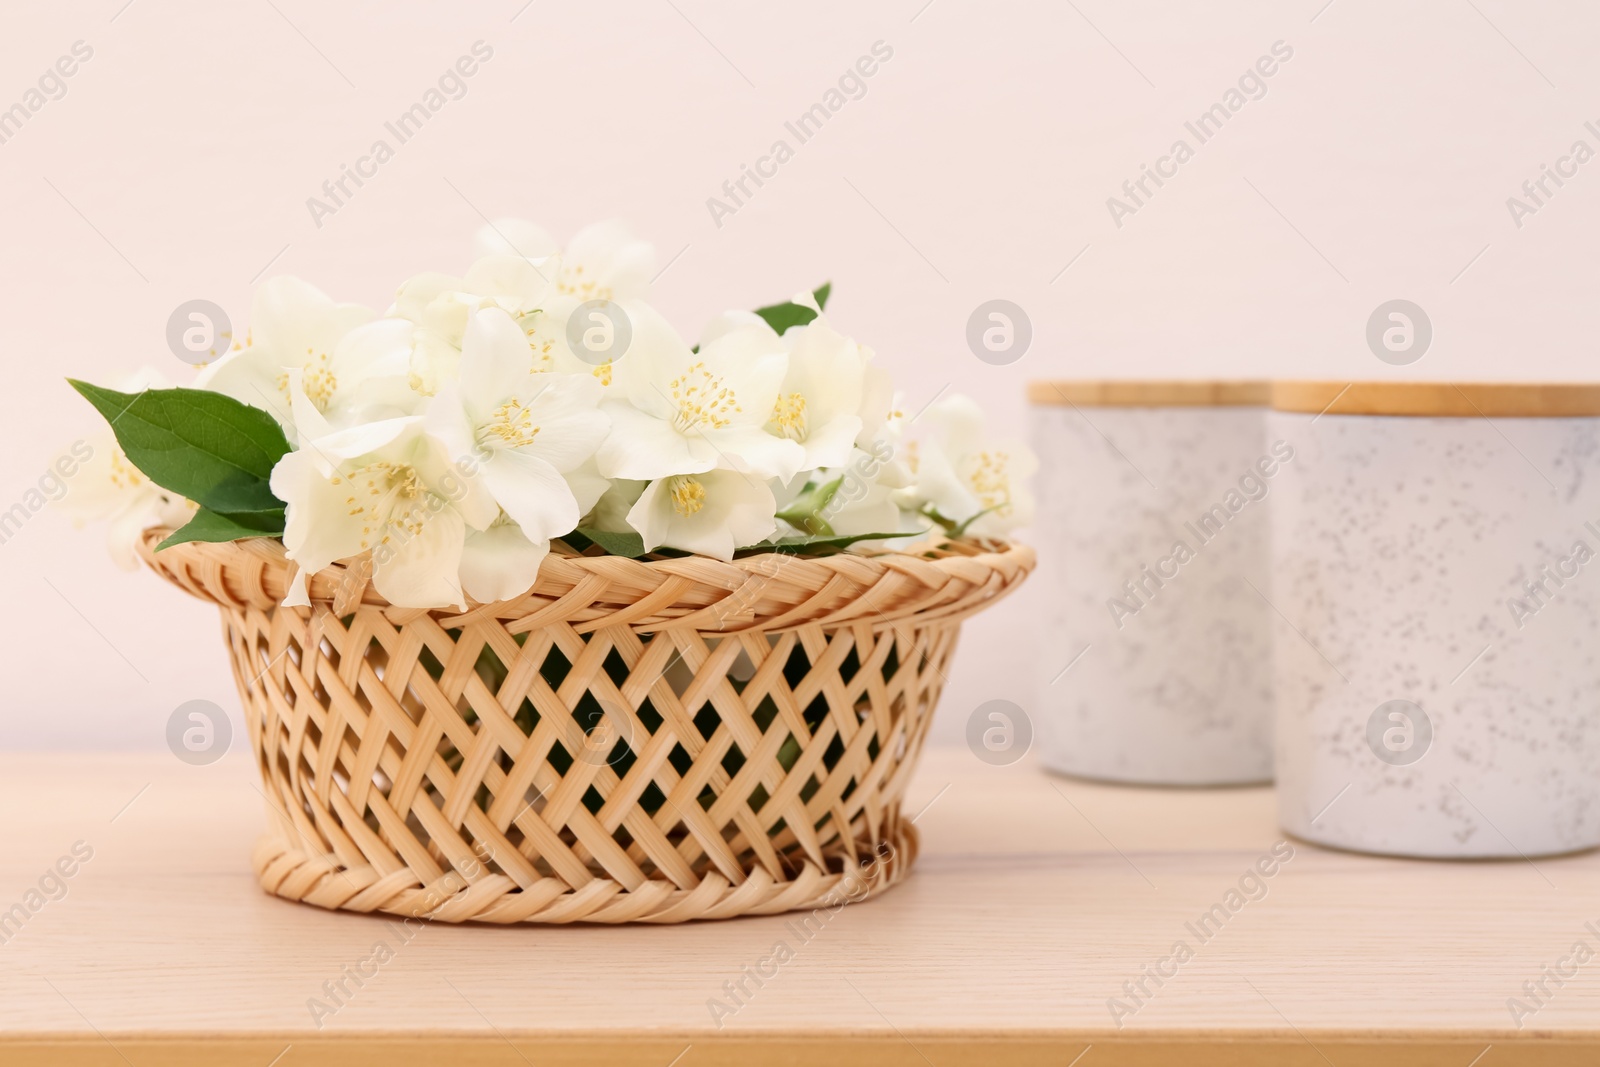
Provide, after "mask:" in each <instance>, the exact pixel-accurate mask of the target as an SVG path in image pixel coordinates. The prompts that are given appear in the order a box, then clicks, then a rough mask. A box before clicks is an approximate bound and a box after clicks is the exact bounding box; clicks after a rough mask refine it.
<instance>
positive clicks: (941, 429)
mask: <svg viewBox="0 0 1600 1067" xmlns="http://www.w3.org/2000/svg"><path fill="white" fill-rule="evenodd" d="M923 420H924V422H925V423H926V424H927V425H928V427H929V428H930V430H931V433H930V434H929V436H928V438H927V439H926V440H924V441H922V442H919V443H916V445H915V447H914V449H913V450H912V451H911V458H910V465H911V467H912V471H913V474H914V476H915V479H916V484H915V487H914V488H913V489H911V490H908V491H906V497H905V498H903V499H906V500H908V501H909V502H910V503H912V504H914V505H915V506H917V507H922V506H928V505H931V506H932V507H933V508H934V509H935V510H936V511H938V513H939V514H940V515H941V516H943V517H944V518H946V519H953V520H955V521H956V522H966V521H967V520H969V519H972V518H973V517H974V516H976V515H979V513H980V512H982V513H986V514H983V515H982V517H981V518H978V519H976V521H974V522H973V523H972V525H971V527H969V532H971V533H973V534H976V535H978V536H983V537H1003V536H1004V535H1005V534H1006V533H1007V532H1009V531H1010V530H1013V529H1015V528H1016V527H1018V526H1022V525H1026V524H1027V523H1029V522H1031V521H1032V519H1033V510H1034V499H1033V494H1032V493H1030V492H1029V491H1028V487H1027V479H1028V478H1030V477H1031V476H1032V475H1033V473H1034V472H1035V471H1036V470H1038V468H1039V459H1038V457H1037V456H1035V455H1034V453H1033V450H1032V449H1030V448H1029V447H1028V446H1027V445H1025V444H1023V443H1022V442H1021V441H1016V440H1012V441H1001V442H992V443H991V442H986V441H985V440H984V439H983V412H982V409H980V408H979V407H978V405H977V404H976V403H974V402H973V401H972V400H971V399H970V398H968V397H965V396H957V395H952V396H949V397H946V398H945V399H943V400H940V401H938V402H936V403H934V404H933V405H931V406H930V407H929V408H928V410H927V411H926V412H925V413H924V415H923Z"/></svg>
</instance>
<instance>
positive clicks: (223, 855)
mask: <svg viewBox="0 0 1600 1067" xmlns="http://www.w3.org/2000/svg"><path fill="white" fill-rule="evenodd" d="M254 773H255V772H254V770H253V768H252V766H251V764H250V762H249V761H248V759H246V758H243V757H242V756H230V757H228V758H227V759H224V760H223V761H221V762H219V763H216V764H213V765H211V766H207V767H191V766H187V765H185V764H182V763H180V762H179V761H178V760H176V759H175V758H173V757H171V756H170V755H167V754H166V753H161V754H159V755H91V756H81V755H76V756H75V755H7V756H3V757H0V826H4V842H5V846H6V847H5V849H4V850H3V853H0V936H3V937H5V938H6V940H5V943H4V944H0V1064H4V1065H11V1064H28V1065H32V1064H41V1065H42V1064H51V1065H56V1064H64V1065H69V1067H71V1065H78V1064H97V1065H98V1064H105V1065H108V1067H126V1065H132V1067H147V1065H150V1067H154V1065H158V1064H194V1065H201V1064H205V1065H208V1067H211V1065H221V1067H231V1065H249V1067H303V1065H309V1064H346V1065H354V1064H368V1063H381V1064H406V1065H409V1064H417V1065H429V1067H431V1065H433V1064H447V1063H448V1064H452V1065H453V1064H468V1065H477V1064H518V1065H521V1064H535V1065H538V1067H545V1065H560V1064H579V1063H581V1064H623V1065H648V1067H669V1065H671V1067H703V1065H711V1064H745V1063H749V1064H756V1063H759V1064H791V1063H793V1064H799V1063H822V1064H827V1065H829V1067H845V1065H849V1064H857V1063H860V1064H867V1063H871V1064H883V1065H902V1064H904V1065H911V1067H914V1065H921V1064H932V1065H937V1067H946V1065H955V1064H967V1063H972V1064H1002V1065H1003V1064H1020V1063H1040V1064H1044V1063H1049V1064H1058V1065H1062V1067H1066V1065H1068V1064H1079V1065H1081V1067H1103V1065H1109V1064H1153V1063H1182V1064H1273V1065H1280V1064H1283V1065H1301V1064H1304V1065H1323V1064H1335V1065H1338V1067H1345V1065H1349V1064H1402V1063H1403V1064H1417V1065H1424V1067H1426V1065H1435V1064H1437V1065H1441V1067H1444V1065H1448V1067H1501V1065H1505V1064H1558V1063H1560V1064H1566V1063H1572V1064H1579V1063H1584V1064H1593V1063H1600V855H1595V854H1589V855H1581V856H1573V857H1566V858H1561V859H1548V860H1546V859H1541V860H1535V861H1533V862H1523V861H1520V860H1519V861H1514V862H1504V863H1453V864H1444V863H1425V862H1408V861H1399V860H1384V859H1373V858H1370V857H1363V856H1355V855H1347V854H1343V853H1338V852H1330V851H1326V850H1323V849H1319V848H1316V847H1314V846H1311V845H1307V844H1303V843H1298V842H1292V843H1291V842H1284V840H1283V838H1282V836H1281V835H1280V834H1279V833H1278V831H1277V830H1276V828H1275V825H1274V819H1273V807H1272V795H1271V792H1270V791H1269V790H1267V789H1231V790H1141V789H1128V788H1118V787H1112V786H1104V785H1092V784H1086V783H1082V782H1074V781H1069V780H1065V779H1060V778H1054V777H1050V776H1047V775H1045V774H1043V773H1042V772H1040V771H1039V770H1038V768H1037V767H1035V766H1034V765H1032V764H1031V763H1029V762H1023V763H1021V764H1018V765H1015V766H1011V767H998V768H997V767H989V766H986V765H984V764H982V763H980V762H979V761H978V760H977V759H975V758H974V757H973V756H971V755H970V754H969V753H968V752H966V751H965V750H964V749H962V750H956V751H935V752H931V753H929V754H928V757H927V759H926V761H925V764H924V766H923V768H922V771H921V773H920V776H919V777H918V779H917V781H916V784H915V786H914V788H913V796H912V798H911V805H910V810H913V811H917V810H919V809H920V810H921V814H920V815H919V816H918V822H917V826H918V828H919V829H920V830H921V832H922V839H923V854H922V857H921V859H920V860H919V864H918V870H917V874H916V876H915V877H914V878H912V879H911V880H910V882H909V883H907V884H906V885H904V886H902V887H900V888H898V889H895V890H894V891H892V892H890V893H889V894H888V895H886V896H885V897H883V898H881V899H879V900H876V901H872V902H868V903H863V904H859V905H852V906H849V907H846V908H844V909H843V910H842V911H840V912H839V913H838V914H837V915H836V916H834V917H833V918H832V919H831V920H830V921H828V922H827V924H826V925H825V926H824V927H822V928H821V929H820V931H818V932H816V933H814V934H813V935H812V936H811V937H810V938H809V939H805V938H804V937H802V936H798V935H797V933H796V931H795V928H794V927H793V926H791V925H789V921H788V920H786V919H785V918H782V917H775V918H758V919H738V920H733V921H729V922H721V923H701V924H690V925H686V926H676V927H651V928H621V929H617V928H593V927H584V928H525V929H505V928H492V927H468V928H461V927H447V926H445V925H443V924H429V923H419V924H417V926H416V928H415V929H414V930H410V931H407V930H403V929H401V928H400V927H399V926H398V925H397V924H396V923H394V922H392V921H391V920H388V919H385V918H373V917H367V916H354V915H346V914H331V913H328V912H323V911H320V910H317V909H315V908H311V907H306V906H303V905H295V904H289V903H286V902H283V901H280V900H277V899H274V898H271V897H268V896H266V895H264V894H263V893H262V892H261V891H260V890H259V889H258V888H257V886H256V884H255V880H254V878H253V876H252V874H251V872H250V869H249V864H248V854H249V849H250V845H251V842H252V839H253V838H254V836H255V834H256V832H257V830H258V829H259V828H260V826H261V825H262V818H261V814H260V812H261V807H262V800H261V798H260V796H259V794H258V793H257V791H256V789H255V786H254ZM80 842H81V844H79V843H80ZM75 845H76V846H77V853H78V856H77V857H75V856H74V846H75ZM1275 849H1276V857H1275V856H1274V850H1275ZM89 850H92V857H91V858H89V859H88V860H87V861H82V860H81V856H82V855H83V854H84V853H85V852H87V851H89ZM1291 850H1292V851H1291ZM1285 856H1287V857H1288V858H1286V859H1285V858H1284V857H1285ZM58 863H59V864H60V865H61V869H70V870H71V871H72V872H73V873H72V876H71V877H70V878H62V879H60V883H59V885H58V883H57V882H56V880H55V879H54V878H51V877H47V872H48V871H51V870H55V869H57V868H56V865H57V864H58ZM1258 864H1259V866H1257V865H1258ZM1268 869H1270V871H1271V874H1270V876H1261V875H1260V873H1259V872H1260V871H1261V870H1268ZM1252 871H1255V872H1256V874H1255V876H1253V877H1252V876H1251V875H1250V873H1249V872H1252ZM41 879H42V880H43V881H44V883H45V884H44V890H46V892H39V893H38V895H37V896H33V897H30V896H29V895H28V894H29V891H30V890H39V888H40V883H41ZM1241 884H1242V890H1241ZM63 889H64V891H65V896H63V897H61V898H60V899H50V898H49V896H50V893H52V892H53V893H55V894H56V895H58V896H59V895H60V893H61V892H62V891H63ZM1230 891H1231V892H1233V893H1235V894H1236V896H1233V897H1230V896H1229V894H1230ZM1252 898H1255V899H1252ZM17 903H20V904H22V905H23V909H24V911H29V904H30V903H37V904H38V905H39V907H38V908H37V910H36V911H31V912H29V914H28V915H27V918H26V922H25V923H21V924H20V926H19V925H18V924H17V920H16V918H15V912H13V913H12V919H11V920H10V922H11V925H4V923H5V917H4V912H5V910H6V909H10V908H11V907H12V905H13V904H17ZM1230 904H1236V905H1237V906H1236V907H1232V908H1230ZM1214 906H1217V907H1218V910H1210V912H1209V914H1210V915H1211V918H1210V919H1209V920H1207V922H1206V924H1205V925H1204V926H1201V925H1200V922H1201V917H1202V916H1203V915H1206V914H1207V913H1208V909H1213V907H1214ZM1589 923H1592V924H1593V925H1592V926H1589V925H1586V924H1589ZM780 941H783V942H785V943H786V944H787V945H788V946H789V949H790V951H791V952H792V957H793V958H792V959H789V960H788V961H787V962H785V963H783V964H782V965H781V966H780V967H778V968H777V973H776V975H775V976H773V977H770V978H767V979H765V980H764V984H763V985H762V986H761V987H760V988H759V989H756V990H755V991H754V992H753V993H752V994H751V995H750V996H748V997H742V998H740V999H741V1001H742V1003H736V1002H734V1001H733V1000H732V998H731V997H730V996H729V994H728V993H727V991H726V988H725V986H724V983H727V982H733V981H737V980H738V979H739V978H740V976H741V973H742V971H743V969H744V968H746V967H752V966H755V965H756V964H757V962H758V961H760V960H761V959H762V958H763V957H767V956H769V955H771V954H772V953H773V952H774V948H775V946H776V944H777V943H778V942H780ZM1578 941H1583V942H1584V943H1585V944H1586V945H1587V947H1588V949H1589V951H1591V952H1593V953H1595V956H1594V958H1592V959H1589V960H1587V962H1584V963H1581V964H1580V963H1577V961H1576V960H1575V959H1574V961H1573V965H1572V966H1567V965H1562V966H1563V968H1564V969H1566V970H1569V971H1570V970H1572V969H1573V967H1574V966H1575V967H1576V974H1574V975H1572V976H1570V977H1567V978H1565V979H1563V980H1562V982H1563V984H1561V985H1559V986H1558V985H1557V984H1556V983H1555V982H1553V981H1551V980H1549V979H1548V978H1546V979H1544V982H1545V989H1546V990H1547V991H1548V994H1549V995H1548V996H1541V997H1540V999H1541V1000H1542V1001H1543V1004H1542V1005H1538V1004H1537V1003H1536V1002H1535V1001H1534V1000H1533V999H1532V997H1530V996H1529V994H1528V993H1527V992H1526V991H1525V989H1524V983H1525V982H1538V981H1540V980H1541V976H1542V974H1543V973H1544V972H1543V971H1542V969H1543V968H1544V967H1545V966H1546V965H1556V964H1557V962H1558V960H1559V959H1560V958H1561V957H1563V956H1568V954H1569V953H1570V951H1571V949H1572V946H1573V945H1574V943H1575V942H1578ZM380 942H382V943H384V944H385V946H386V950H387V953H388V956H387V958H382V959H379V957H382V956H384V953H380V952H378V951H377V948H376V946H377V945H378V944H379V943H380ZM1179 942H1182V943H1183V944H1184V945H1185V946H1186V948H1187V949H1188V952H1189V955H1185V953H1184V952H1183V951H1179V952H1178V954H1177V956H1175V955H1173V953H1174V949H1175V946H1176V944H1177V943H1179ZM1178 956H1184V957H1185V958H1183V959H1182V960H1179V959H1178ZM1163 960H1165V962H1162V961H1163ZM1147 967H1156V968H1158V969H1159V970H1162V971H1165V972H1166V974H1167V976H1166V977H1163V978H1161V980H1160V984H1159V985H1158V984H1157V982H1156V981H1155V980H1154V979H1152V978H1147V977H1144V975H1145V974H1146V973H1147V972H1146V969H1147ZM347 968H355V969H357V970H358V971H360V970H365V971H368V972H369V973H371V976H370V977H367V978H364V979H363V980H362V984H361V985H360V986H357V985H355V984H354V983H353V981H352V980H350V979H349V978H344V979H343V981H344V986H345V989H346V990H348V991H349V994H348V995H347V996H341V997H340V998H339V1001H341V1002H342V1003H339V1005H338V1007H337V1009H336V1010H333V1011H332V1012H331V1014H330V1013H329V1011H328V1010H327V1009H329V1008H330V1007H332V1005H333V1003H334V1002H333V1001H332V1000H331V999H330V997H329V996H328V994H327V993H326V991H325V986H324V983H334V982H338V981H340V980H341V976H343V975H345V974H346V973H347ZM768 969H769V970H770V969H771V968H770V966H769V967H768ZM1125 983H1127V984H1125ZM1141 983H1142V985H1143V987H1144V988H1143V991H1142V992H1141V991H1140V990H1139V988H1138V985H1139V984H1141ZM746 987H747V988H753V987H752V986H751V984H750V983H749V982H748V981H747V982H746ZM1512 998H1516V999H1517V1000H1519V1001H1521V1003H1522V1004H1523V1005H1524V1007H1526V1008H1527V1009H1528V1014H1526V1015H1525V1016H1524V1017H1523V1018H1522V1019H1521V1020H1520V1021H1521V1023H1522V1027H1521V1029H1518V1027H1517V1025H1516V1024H1515V1023H1514V1021H1513V1018H1512V1007H1514V1005H1512V1006H1508V1000H1510V999H1512ZM314 999H315V1000H318V1001H320V1002H321V1003H322V1005H323V1009H321V1010H318V1009H316V1008H315V1005H313V1004H312V1003H311V1002H312V1001H313V1000H314ZM713 1001H720V1002H721V1003H722V1004H723V1006H724V1007H723V1009H721V1010H717V1009H716V1008H715V1005H714V1004H712V1003H711V1002H713ZM319 1024H320V1025H319ZM719 1024H720V1025H719Z"/></svg>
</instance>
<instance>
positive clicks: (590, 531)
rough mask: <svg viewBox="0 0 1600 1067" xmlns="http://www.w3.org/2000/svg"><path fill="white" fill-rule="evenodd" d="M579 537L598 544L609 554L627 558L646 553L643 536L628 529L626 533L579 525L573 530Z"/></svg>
mask: <svg viewBox="0 0 1600 1067" xmlns="http://www.w3.org/2000/svg"><path fill="white" fill-rule="evenodd" d="M573 533H576V534H577V535H578V536H579V537H582V538H583V539H584V540H586V541H588V542H589V543H590V544H594V545H599V546H600V547H601V548H603V549H605V550H606V552H607V553H608V554H609V555H613V556H627V557H628V558H629V559H638V558H639V557H640V556H643V555H647V553H646V552H645V550H644V538H643V537H641V536H639V535H638V534H636V533H634V532H633V531H632V530H629V531H628V532H627V533H617V532H615V531H613V530H597V529H595V528H593V527H591V526H580V527H579V528H578V529H576V530H574V531H573Z"/></svg>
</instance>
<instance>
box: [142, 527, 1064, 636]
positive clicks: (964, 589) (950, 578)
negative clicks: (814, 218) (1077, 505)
mask: <svg viewBox="0 0 1600 1067" xmlns="http://www.w3.org/2000/svg"><path fill="white" fill-rule="evenodd" d="M171 532H172V530H171V528H169V527H164V526H154V527H151V528H149V529H147V530H145V531H144V532H143V534H142V535H141V536H140V539H139V542H138V545H137V548H138V552H139V555H140V557H141V558H142V559H143V560H144V561H145V563H146V564H147V565H149V567H150V568H151V569H152V570H154V571H155V572H156V573H158V574H160V575H161V576H162V577H164V578H166V579H167V580H168V581H170V582H172V583H173V584H175V585H177V586H179V587H180V588H182V589H184V590H185V591H186V592H188V593H190V594H191V595H193V596H196V597H199V598H200V599H203V600H208V601H212V602H214V603H217V604H219V605H221V606H223V607H243V606H246V605H249V606H253V607H258V608H264V609H265V608H272V607H276V606H278V605H279V603H280V602H281V601H282V600H283V597H284V595H285V593H286V592H287V591H288V587H289V583H290V581H291V579H292V577H293V575H294V573H295V571H296V564H294V563H293V562H292V561H291V560H289V559H288V558H287V556H286V549H285V548H284V545H283V542H282V541H281V540H279V539H277V538H274V537H262V538H250V539H246V540H241V541H224V542H203V541H190V542H185V543H183V544H178V545H173V546H171V547H169V548H165V549H161V550H160V552H159V553H158V552H157V550H156V546H157V545H159V544H160V543H161V541H163V540H165V538H166V537H167V536H168V535H169V534H170V533H171ZM1035 563H1036V556H1035V553H1034V550H1033V548H1032V547H1031V546H1029V545H1026V544H1023V543H1021V542H1018V541H1004V540H998V539H989V538H976V537H970V536H969V537H962V538H958V539H951V538H947V537H934V538H930V539H928V540H924V541H918V542H916V543H914V544H913V545H910V546H907V547H906V548H889V547H885V546H883V545H880V544H875V543H873V542H860V543H858V544H857V545H853V546H851V547H849V548H847V549H845V550H843V551H840V552H837V553H833V554H831V555H825V556H800V555H795V554H791V553H782V552H761V553H757V554H754V555H749V556H745V557H742V558H738V559H734V560H727V561H725V560H719V559H713V558H711V557H708V556H682V557H658V558H653V559H632V558H629V557H626V556H612V555H603V554H602V555H586V554H580V553H577V552H575V551H574V550H572V549H571V548H570V547H569V546H567V545H565V544H564V543H561V542H553V543H552V545H551V551H550V554H549V555H548V556H547V557H546V558H545V561H544V563H543V564H542V565H541V566H540V569H539V576H538V579H537V580H536V581H535V583H534V585H533V586H532V587H531V588H530V589H528V590H527V591H526V592H524V593H522V594H520V595H519V596H517V597H514V598H511V599H509V600H501V601H493V602H480V601H477V600H474V599H472V598H470V597H466V598H465V599H466V608H465V610H462V609H460V608H458V607H435V608H411V607H397V606H395V605H393V604H391V603H390V602H389V601H388V600H387V599H386V598H384V597H383V596H382V594H380V593H379V592H378V591H377V589H376V588H375V587H374V586H373V584H372V582H371V580H370V576H371V567H370V563H368V562H366V561H363V560H360V559H357V560H342V561H339V562H336V563H334V564H332V565H330V566H328V567H326V568H324V569H323V570H321V571H319V572H318V573H317V574H315V575H313V576H312V577H311V579H310V580H309V581H308V583H307V588H308V592H309V594H310V599H311V602H312V604H313V606H323V607H330V608H331V609H332V610H333V611H334V612H335V613H336V614H339V615H344V614H349V613H351V612H353V611H354V610H355V609H356V608H357V607H367V608H376V609H378V610H381V611H383V612H384V613H385V614H389V615H393V616H396V617H416V616H421V615H432V616H433V617H435V618H436V619H438V620H439V621H440V622H441V624H443V625H446V626H451V627H453V626H458V625H464V624H466V623H468V622H471V621H473V620H475V619H479V618H484V617H493V618H498V619H501V620H508V619H514V620H522V621H527V620H532V619H537V620H540V621H545V620H548V621H554V619H555V618H558V617H559V618H562V619H565V620H566V621H577V622H579V623H582V624H590V623H592V624H593V625H580V626H579V628H580V629H598V628H600V626H601V625H613V626H614V625H628V626H630V627H631V628H633V629H634V630H636V631H638V632H652V631H654V630H658V629H664V628H666V627H667V626H688V627H692V628H694V629H698V630H704V631H717V632H738V631H743V630H765V631H778V630H785V629H793V628H796V627H798V626H801V625H806V624H808V623H823V624H831V625H841V624H845V623H857V624H866V625H871V626H872V627H873V628H878V626H880V625H883V624H890V625H892V624H893V623H894V622H895V621H897V620H898V619H901V618H905V617H907V616H910V615H930V614H937V615H938V616H939V617H947V618H955V619H960V618H964V617H965V616H967V615H970V614H972V613H973V612H975V611H977V610H979V609H980V608H981V607H984V606H986V605H987V604H988V603H989V602H990V601H993V600H995V599H998V598H999V597H1001V596H1004V595H1005V594H1006V593H1008V592H1010V591H1011V589H1013V588H1014V587H1015V586H1016V585H1017V584H1019V583H1020V582H1021V580H1022V579H1023V578H1025V577H1026V576H1027V574H1029V573H1030V572H1031V571H1032V570H1033V568H1034V566H1035ZM874 601H877V603H876V604H874ZM730 602H731V603H730ZM301 610H305V609H301ZM602 620H603V621H602ZM530 628H531V627H530Z"/></svg>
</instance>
